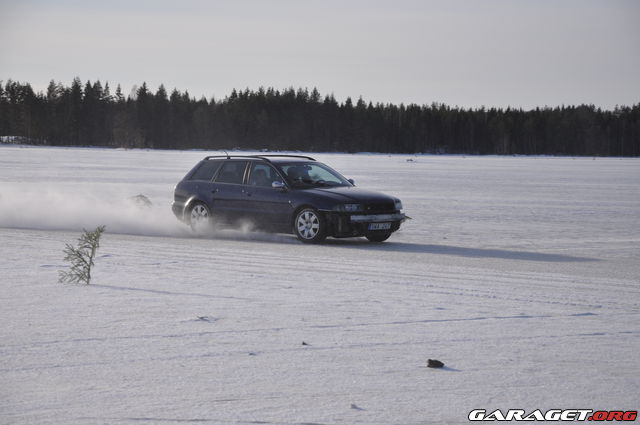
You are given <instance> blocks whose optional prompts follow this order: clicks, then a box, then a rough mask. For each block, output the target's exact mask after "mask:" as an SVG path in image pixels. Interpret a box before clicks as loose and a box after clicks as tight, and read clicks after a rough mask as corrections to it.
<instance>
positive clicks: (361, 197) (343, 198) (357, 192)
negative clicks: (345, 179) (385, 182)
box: [304, 186, 396, 204]
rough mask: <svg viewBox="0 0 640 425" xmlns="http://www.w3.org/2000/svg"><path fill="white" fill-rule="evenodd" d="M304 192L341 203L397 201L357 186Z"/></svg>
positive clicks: (318, 188)
mask: <svg viewBox="0 0 640 425" xmlns="http://www.w3.org/2000/svg"><path fill="white" fill-rule="evenodd" d="M304 191H305V192H307V193H313V194H314V195H317V196H324V197H326V198H329V199H332V200H333V201H336V202H341V203H358V204H377V203H384V202H394V201H395V200H396V198H394V197H392V196H388V195H385V194H384V193H380V192H374V191H372V190H366V189H360V188H359V187H355V186H338V187H316V188H313V189H304Z"/></svg>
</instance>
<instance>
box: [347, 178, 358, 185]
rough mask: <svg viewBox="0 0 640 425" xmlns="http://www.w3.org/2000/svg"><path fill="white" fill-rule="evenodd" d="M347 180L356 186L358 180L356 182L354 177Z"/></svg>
mask: <svg viewBox="0 0 640 425" xmlns="http://www.w3.org/2000/svg"><path fill="white" fill-rule="evenodd" d="M347 181H348V182H349V183H351V184H352V185H354V186H355V185H356V182H355V181H354V180H353V179H349V180H347Z"/></svg>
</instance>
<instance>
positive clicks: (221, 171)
mask: <svg viewBox="0 0 640 425" xmlns="http://www.w3.org/2000/svg"><path fill="white" fill-rule="evenodd" d="M172 208H173V212H174V214H175V215H176V216H177V217H178V218H179V219H180V220H182V221H184V222H185V223H187V224H189V225H190V226H191V227H192V228H193V229H194V230H196V231H197V230H199V229H200V228H201V227H202V226H209V225H211V224H214V225H218V224H220V225H235V224H238V223H242V222H247V221H249V222H251V223H252V224H253V225H254V226H255V227H257V228H259V229H263V230H265V231H271V232H279V233H293V234H295V235H296V236H297V237H298V239H300V240H301V241H303V242H307V243H318V242H322V241H323V240H324V239H325V238H326V237H327V236H332V237H334V238H346V237H357V236H364V237H366V238H367V239H369V240H370V241H372V242H382V241H385V240H387V239H388V238H389V236H390V235H391V233H393V232H395V231H396V230H398V229H399V228H400V224H401V223H402V222H403V221H404V220H405V218H406V217H405V215H404V213H402V211H401V210H402V202H400V200H399V199H397V198H394V197H391V196H387V195H384V194H382V193H378V192H372V191H368V190H364V189H360V188H358V187H356V186H355V185H354V182H353V180H347V179H346V178H345V177H343V176H342V175H341V174H340V173H338V172H336V171H335V170H333V169H331V168H330V167H328V166H327V165H325V164H323V163H321V162H318V161H316V160H315V159H313V158H310V157H308V156H297V155H243V156H239V155H225V156H207V157H206V158H204V159H203V160H202V161H200V162H199V163H198V164H197V165H196V166H195V167H194V168H193V169H192V170H191V171H189V173H188V174H187V175H186V176H185V177H184V178H183V179H182V181H181V182H180V183H178V185H177V186H176V188H175V193H174V202H173V205H172Z"/></svg>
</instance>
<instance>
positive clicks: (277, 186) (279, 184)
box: [271, 180, 287, 190]
mask: <svg viewBox="0 0 640 425" xmlns="http://www.w3.org/2000/svg"><path fill="white" fill-rule="evenodd" d="M271 187H272V188H274V189H280V190H285V189H286V188H287V185H286V184H284V182H281V181H279V180H276V181H274V182H273V183H271Z"/></svg>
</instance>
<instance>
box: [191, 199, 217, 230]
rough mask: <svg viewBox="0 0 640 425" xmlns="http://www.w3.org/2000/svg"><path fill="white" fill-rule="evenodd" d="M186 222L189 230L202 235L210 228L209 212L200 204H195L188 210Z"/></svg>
mask: <svg viewBox="0 0 640 425" xmlns="http://www.w3.org/2000/svg"><path fill="white" fill-rule="evenodd" d="M187 220H188V223H189V226H191V230H193V231H194V232H195V233H202V232H203V231H205V230H207V229H209V227H210V226H211V210H209V207H208V206H207V205H206V204H204V203H202V202H195V203H194V204H193V205H191V207H190V208H189V214H188V215H187Z"/></svg>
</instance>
